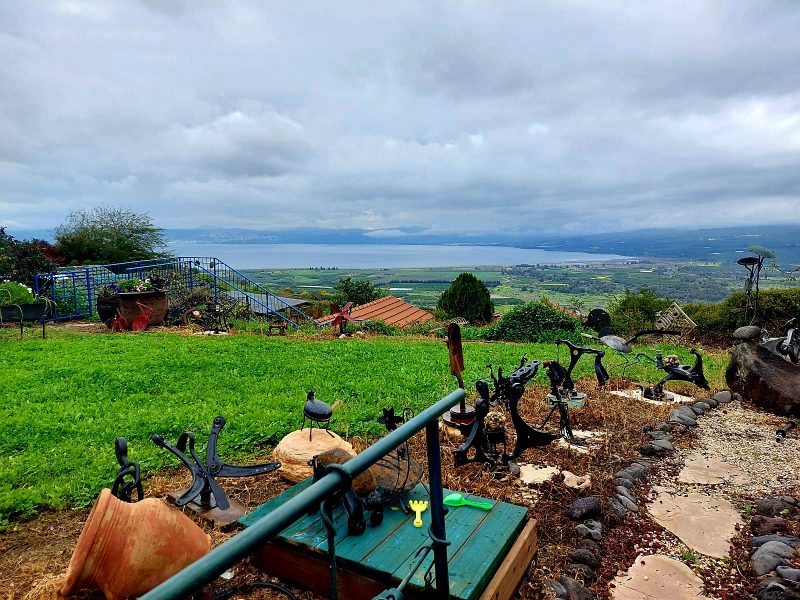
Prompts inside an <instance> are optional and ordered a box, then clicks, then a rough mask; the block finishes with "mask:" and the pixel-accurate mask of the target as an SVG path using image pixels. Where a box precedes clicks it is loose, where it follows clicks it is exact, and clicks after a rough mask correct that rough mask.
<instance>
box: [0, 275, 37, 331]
mask: <svg viewBox="0 0 800 600" xmlns="http://www.w3.org/2000/svg"><path fill="white" fill-rule="evenodd" d="M47 307H48V303H47V301H46V300H45V299H44V298H40V297H37V296H35V295H34V293H33V290H32V289H31V288H29V287H28V286H26V285H23V284H21V283H18V282H16V281H7V280H6V281H3V282H2V283H0V322H1V321H13V322H15V323H18V322H20V321H39V320H41V319H44V318H45V316H47Z"/></svg>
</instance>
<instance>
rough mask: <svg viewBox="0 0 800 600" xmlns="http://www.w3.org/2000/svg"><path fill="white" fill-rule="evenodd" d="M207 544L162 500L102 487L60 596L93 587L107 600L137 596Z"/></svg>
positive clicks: (199, 553)
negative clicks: (128, 497) (135, 498)
mask: <svg viewBox="0 0 800 600" xmlns="http://www.w3.org/2000/svg"><path fill="white" fill-rule="evenodd" d="M210 547H211V540H210V538H209V537H208V535H207V534H206V533H205V532H204V531H203V530H202V529H200V527H198V526H197V525H195V523H194V522H193V521H192V520H191V519H190V518H189V517H187V516H186V515H184V514H183V513H182V512H180V511H179V510H178V509H176V508H173V507H171V506H169V505H168V504H166V503H165V502H164V501H162V500H158V499H156V498H146V499H144V500H142V501H141V502H136V503H133V504H128V503H127V502H122V501H121V500H118V499H117V498H115V497H114V496H112V495H111V490H109V489H108V488H106V489H104V490H103V491H102V492H100V497H99V498H98V499H97V502H96V503H95V505H94V507H93V508H92V512H91V513H90V514H89V518H88V520H87V521H86V524H85V525H84V526H83V531H81V535H80V537H79V538H78V543H77V545H76V546H75V552H73V554H72V558H71V559H70V561H69V567H68V568H67V581H66V583H65V584H64V587H62V588H61V591H60V592H59V595H60V596H68V595H69V594H72V593H74V592H77V591H78V590H81V589H85V588H97V589H99V590H100V591H101V592H103V594H105V597H106V598H107V599H108V600H122V599H123V598H128V597H135V596H139V595H141V594H144V593H145V592H148V591H149V590H151V589H153V588H154V587H155V586H157V585H158V584H159V583H161V582H163V581H166V580H167V579H168V578H169V577H171V576H172V575H174V574H175V573H177V572H178V571H180V570H181V569H183V568H184V567H185V566H187V565H189V564H191V563H193V562H194V561H196V560H197V559H198V558H200V557H201V556H203V555H205V554H206V553H208V551H209V549H210Z"/></svg>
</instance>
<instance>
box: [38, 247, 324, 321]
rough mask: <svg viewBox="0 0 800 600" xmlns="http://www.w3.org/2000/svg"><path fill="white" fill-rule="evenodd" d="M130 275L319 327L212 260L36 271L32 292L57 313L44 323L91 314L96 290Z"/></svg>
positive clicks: (267, 315) (158, 260)
mask: <svg viewBox="0 0 800 600" xmlns="http://www.w3.org/2000/svg"><path fill="white" fill-rule="evenodd" d="M134 276H138V277H142V278H146V277H153V276H158V277H161V278H163V279H165V280H167V282H168V291H171V288H172V287H173V286H174V287H176V288H180V287H184V288H186V289H188V290H192V289H196V288H199V287H208V288H210V292H211V293H212V294H213V297H214V302H215V303H219V301H220V297H221V296H223V295H224V296H225V297H226V298H228V299H229V300H233V301H234V302H238V303H242V304H245V305H247V306H255V307H257V308H259V309H261V310H262V311H263V316H264V318H266V319H270V318H278V319H281V320H282V321H284V322H286V323H287V324H290V325H292V326H294V327H299V326H300V325H302V324H303V323H312V324H313V325H315V326H319V323H318V322H317V321H316V320H315V319H314V318H313V317H311V316H309V315H308V314H306V313H305V312H303V311H302V310H300V309H299V308H297V307H296V306H292V305H291V304H289V303H288V302H286V301H284V300H283V299H282V298H280V297H278V296H276V295H275V294H273V293H272V292H270V291H269V290H267V289H266V288H264V287H263V286H261V285H260V284H258V283H256V282H255V281H253V280H252V279H250V278H249V277H247V276H245V275H244V274H242V273H241V272H240V271H238V270H236V269H234V268H233V267H231V266H230V265H228V264H226V263H224V262H222V261H220V260H219V259H216V258H213V257H176V258H154V259H149V260H141V261H132V262H124V263H112V264H106V265H92V266H88V267H84V268H82V269H74V270H71V271H68V270H63V271H59V272H57V273H41V274H39V275H36V277H35V278H34V279H35V280H34V287H35V290H36V292H37V294H44V295H46V296H48V297H49V298H50V299H51V300H52V301H53V302H54V303H55V304H56V306H57V307H58V311H57V313H56V314H55V315H53V317H52V318H51V319H50V320H53V321H58V320H65V319H72V318H77V317H87V316H91V315H92V312H93V310H94V306H93V298H94V296H95V295H96V293H97V290H98V289H99V288H101V287H103V286H105V285H108V284H110V283H116V282H118V281H120V280H122V279H130V278H132V277H134ZM246 290H251V291H246Z"/></svg>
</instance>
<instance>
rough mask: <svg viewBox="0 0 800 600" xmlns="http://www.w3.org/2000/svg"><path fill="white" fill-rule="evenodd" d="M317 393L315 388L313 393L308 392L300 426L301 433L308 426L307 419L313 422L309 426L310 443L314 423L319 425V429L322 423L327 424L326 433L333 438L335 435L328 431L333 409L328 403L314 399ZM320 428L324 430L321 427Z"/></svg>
mask: <svg viewBox="0 0 800 600" xmlns="http://www.w3.org/2000/svg"><path fill="white" fill-rule="evenodd" d="M315 391H316V390H315V389H314V388H311V391H310V392H308V395H307V396H306V404H305V406H304V407H303V424H302V425H300V431H302V430H303V427H305V426H306V419H308V420H309V421H311V423H310V424H309V426H308V439H309V441H310V440H311V433H312V431H311V430H312V429H313V428H314V423H316V424H317V427H319V424H320V423H325V431H326V432H327V433H328V435H329V436H331V437H333V434H332V433H331V432H330V431H329V430H328V427H329V426H330V423H331V417H332V416H333V409H332V408H331V407H330V405H329V404H328V403H327V402H323V401H322V400H317V399H316V398H315V397H314V393H315ZM319 428H320V429H322V428H321V427H319Z"/></svg>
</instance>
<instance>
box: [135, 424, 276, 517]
mask: <svg viewBox="0 0 800 600" xmlns="http://www.w3.org/2000/svg"><path fill="white" fill-rule="evenodd" d="M223 427H225V419H224V418H223V417H222V416H217V417H215V418H214V423H213V425H212V427H211V433H210V435H209V436H208V444H207V445H206V461H205V463H204V462H203V461H202V459H201V458H200V457H199V456H198V454H197V452H196V451H195V447H194V446H195V438H194V433H193V432H191V431H186V432H184V433H182V434H181V436H180V437H179V438H178V443H177V444H176V445H175V446H173V445H172V444H170V443H168V442H166V441H165V440H164V438H163V436H160V435H153V436H151V437H150V439H151V440H152V441H153V443H154V444H155V445H156V446H159V447H161V448H165V449H166V450H168V451H169V452H171V453H172V454H173V455H175V456H176V457H178V459H179V460H180V461H181V462H182V463H183V464H184V465H185V466H186V468H187V469H189V471H191V473H192V484H191V485H190V486H189V487H188V488H187V489H186V490H182V491H179V492H174V493H173V494H171V495H170V498H171V499H173V500H174V502H175V506H186V505H189V506H190V507H191V508H193V509H194V510H196V511H197V512H199V513H201V514H205V513H208V512H209V511H212V510H213V509H218V511H217V512H215V513H214V514H213V515H212V518H213V519H214V520H215V521H218V522H220V523H223V522H232V521H234V520H236V519H237V518H239V517H240V516H242V515H243V514H244V506H242V505H241V504H239V503H236V504H235V505H233V504H232V502H234V501H231V500H230V499H229V498H228V497H227V496H226V495H225V492H223V491H222V488H220V486H219V484H218V483H217V481H216V479H215V478H216V477H255V476H257V475H264V474H266V473H269V472H271V471H274V470H275V469H277V468H279V467H280V466H281V465H280V463H278V462H270V463H264V464H260V465H249V466H241V467H240V466H234V465H229V464H227V463H225V462H223V461H222V459H221V458H220V457H219V454H217V440H218V439H219V434H220V432H221V431H222V428H223ZM187 444H188V451H189V455H190V456H191V460H190V459H189V457H188V456H186V454H185V453H186V451H187ZM198 497H199V502H198V501H197V500H196V499H197V498H198Z"/></svg>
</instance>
